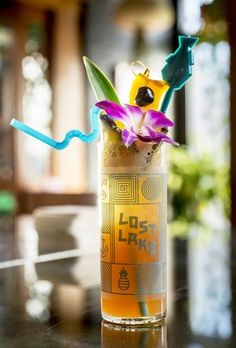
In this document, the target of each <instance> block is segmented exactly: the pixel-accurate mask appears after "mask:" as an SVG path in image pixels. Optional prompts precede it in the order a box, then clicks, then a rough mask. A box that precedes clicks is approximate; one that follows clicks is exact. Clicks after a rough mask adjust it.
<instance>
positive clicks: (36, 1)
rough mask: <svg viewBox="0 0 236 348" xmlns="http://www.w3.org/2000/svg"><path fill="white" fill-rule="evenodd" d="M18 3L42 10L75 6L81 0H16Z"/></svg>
mask: <svg viewBox="0 0 236 348" xmlns="http://www.w3.org/2000/svg"><path fill="white" fill-rule="evenodd" d="M17 2H18V3H20V4H23V5H28V6H31V7H34V8H40V9H44V10H63V9H64V8H73V7H77V6H78V5H79V3H81V2H82V1H81V0H17Z"/></svg>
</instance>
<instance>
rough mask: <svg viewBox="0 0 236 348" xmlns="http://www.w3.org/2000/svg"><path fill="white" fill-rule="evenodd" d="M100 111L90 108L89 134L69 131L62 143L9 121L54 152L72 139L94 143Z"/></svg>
mask: <svg viewBox="0 0 236 348" xmlns="http://www.w3.org/2000/svg"><path fill="white" fill-rule="evenodd" d="M100 112H101V110H100V109H99V108H98V107H96V106H94V107H92V109H91V111H90V117H91V125H92V131H91V133H89V134H85V133H83V132H81V131H79V130H77V129H73V130H70V131H69V132H68V133H67V134H66V135H65V138H64V140H63V141H56V140H54V139H52V138H50V137H48V136H47V135H44V134H42V133H40V132H38V131H36V130H35V129H33V128H31V127H29V126H26V125H25V124H24V123H22V122H20V121H17V120H15V119H14V118H13V119H12V120H11V126H12V127H14V128H16V129H18V130H20V131H22V132H24V133H26V134H29V135H31V136H32V137H34V138H36V139H38V140H40V141H42V142H43V143H45V144H47V145H49V146H51V147H53V148H54V149H56V150H63V149H65V148H66V147H67V146H68V145H69V144H70V142H71V140H72V139H73V138H79V139H80V140H81V141H82V142H84V143H87V144H89V143H92V142H93V141H95V140H96V139H97V138H98V136H99V130H100V129H99V121H98V120H99V114H100Z"/></svg>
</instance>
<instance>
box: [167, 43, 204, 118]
mask: <svg viewBox="0 0 236 348" xmlns="http://www.w3.org/2000/svg"><path fill="white" fill-rule="evenodd" d="M197 42H198V38H197V37H194V36H179V47H178V48H177V50H176V51H175V52H174V53H171V54H170V55H169V56H168V57H167V58H166V65H165V66H164V68H163V69H162V71H161V73H162V78H163V80H164V81H166V82H168V84H169V85H170V88H169V89H168V91H167V93H166V95H165V98H164V100H163V102H162V105H161V111H162V112H164V113H165V112H166V110H167V108H168V105H169V103H170V99H171V97H172V94H173V92H174V91H175V90H178V89H181V88H182V87H183V86H184V85H185V83H186V82H187V80H188V79H189V78H190V77H191V76H192V65H193V64H194V61H193V53H192V48H193V47H194V46H195V44H196V43H197Z"/></svg>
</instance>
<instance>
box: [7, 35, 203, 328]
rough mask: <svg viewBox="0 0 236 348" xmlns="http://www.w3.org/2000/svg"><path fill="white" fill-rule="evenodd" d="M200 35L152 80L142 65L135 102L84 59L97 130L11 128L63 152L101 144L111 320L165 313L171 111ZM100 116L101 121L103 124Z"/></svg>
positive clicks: (106, 313)
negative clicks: (49, 132)
mask: <svg viewBox="0 0 236 348" xmlns="http://www.w3.org/2000/svg"><path fill="white" fill-rule="evenodd" d="M197 41H198V39H197V38H195V37H190V36H180V37H179V47H178V48H177V50H176V51H175V52H174V53H172V54H170V55H169V56H168V57H167V59H166V63H165V65H164V67H163V69H162V78H163V80H162V81H158V80H153V79H151V78H150V76H149V70H148V69H146V68H145V67H144V65H143V64H142V63H141V62H137V63H138V64H139V65H141V67H142V69H143V70H142V71H141V72H139V73H137V74H135V75H136V76H135V78H134V81H133V83H132V86H131V90H130V100H129V104H125V105H122V104H121V102H120V100H119V98H118V96H117V94H116V91H115V88H114V87H113V85H112V83H111V82H110V80H109V79H108V78H107V76H106V75H105V74H104V73H103V72H102V71H101V69H100V68H99V67H98V66H97V65H96V64H94V63H93V62H92V61H90V60H89V59H88V58H86V57H84V64H85V68H86V72H87V75H88V78H89V81H90V83H91V86H92V88H93V90H94V92H95V95H96V98H97V101H98V102H97V103H96V105H95V106H93V107H92V109H91V113H90V115H91V123H92V131H91V133H89V134H84V133H82V132H81V131H79V130H71V131H69V132H68V133H67V134H66V135H65V138H64V139H63V140H62V141H56V140H54V139H52V138H50V137H48V136H46V135H44V134H42V133H40V132H38V131H36V130H34V129H32V128H30V127H29V126H27V125H25V124H23V123H22V122H20V121H17V120H15V119H13V120H12V122H11V125H12V126H13V127H15V128H17V129H19V130H21V131H23V132H25V133H27V134H29V135H31V136H33V137H35V138H37V139H39V140H40V141H42V142H44V143H46V144H48V145H50V146H51V147H53V148H55V149H57V150H62V149H64V148H65V147H67V146H68V145H69V143H70V141H71V139H72V138H79V139H80V140H81V141H83V142H85V143H90V142H93V141H95V140H96V139H97V137H98V135H99V131H100V129H101V131H102V137H101V144H100V145H99V181H100V185H99V186H100V189H99V206H100V213H101V214H100V216H101V218H100V227H101V305H102V316H103V318H104V319H106V320H107V321H110V322H112V323H116V324H123V325H145V324H151V323H156V322H157V321H159V320H161V319H163V318H164V317H165V315H166V277H167V276H166V224H167V221H166V220H167V218H166V216H167V198H166V196H167V186H166V185H167V184H166V183H167V180H166V147H165V144H164V143H167V144H173V145H178V144H177V143H176V142H175V141H174V140H172V139H171V138H170V137H169V136H168V135H167V133H168V129H169V127H173V126H174V123H173V122H172V121H171V120H170V119H168V118H167V117H166V115H165V113H166V110H167V107H168V105H169V102H170V100H171V96H172V94H173V92H174V91H175V90H178V89H180V88H182V87H183V85H184V84H185V83H186V81H187V80H188V79H189V78H190V76H191V74H192V65H193V57H192V48H193V46H194V45H195V44H196V42H197ZM99 121H100V126H99Z"/></svg>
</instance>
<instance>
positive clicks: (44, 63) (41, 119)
mask: <svg viewBox="0 0 236 348" xmlns="http://www.w3.org/2000/svg"><path fill="white" fill-rule="evenodd" d="M45 40H46V32H45V23H43V22H39V21H31V22H30V23H29V25H28V27H27V39H26V42H25V45H24V48H25V54H26V55H25V57H24V58H23V60H22V74H23V77H24V80H25V87H24V92H23V108H22V114H23V122H25V123H26V124H29V125H30V126H31V127H33V128H35V129H37V130H38V131H40V132H42V133H43V134H46V135H49V136H50V135H51V129H50V123H51V119H52V109H51V103H52V92H51V88H50V85H49V82H48V59H47V58H46V56H45V55H44V54H43V51H44V46H45ZM22 142H23V147H22V152H23V153H24V155H23V157H24V161H25V164H26V165H25V167H24V171H23V173H22V175H23V178H22V180H23V182H24V186H26V187H27V190H31V191H41V190H42V189H43V182H44V180H45V178H46V177H48V176H49V173H50V153H51V149H50V147H48V146H45V145H44V144H42V143H41V142H39V141H37V140H35V139H34V138H32V137H29V136H24V138H23V139H22ZM22 169H23V168H22Z"/></svg>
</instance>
